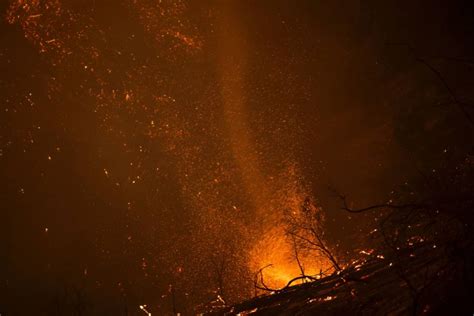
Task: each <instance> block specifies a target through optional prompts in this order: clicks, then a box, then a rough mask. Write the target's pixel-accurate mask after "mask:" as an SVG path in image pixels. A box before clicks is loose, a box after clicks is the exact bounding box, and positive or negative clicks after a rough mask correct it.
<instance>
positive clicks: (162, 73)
mask: <svg viewBox="0 0 474 316" xmlns="http://www.w3.org/2000/svg"><path fill="white" fill-rule="evenodd" d="M0 10H1V11H0V12H1V17H2V18H1V21H0V36H1V39H0V42H1V45H0V102H1V103H0V120H1V125H0V128H1V132H0V174H1V178H2V184H1V186H0V195H1V200H2V210H1V213H0V225H1V227H0V253H1V260H0V313H1V312H5V313H7V314H6V315H10V314H8V313H11V315H24V314H26V311H25V309H27V308H30V309H31V310H32V311H35V313H36V314H41V313H43V314H45V315H53V314H54V311H56V312H57V311H58V310H60V309H61V308H63V310H64V311H65V312H64V313H66V314H67V312H66V310H67V308H68V307H64V306H66V305H67V302H66V301H67V299H63V298H64V297H65V296H66V294H65V293H72V292H71V291H73V289H78V290H80V291H81V293H83V294H84V297H85V298H84V302H85V303H84V305H85V306H87V310H88V313H90V314H95V313H105V314H107V315H119V313H125V309H128V311H129V313H131V314H132V315H134V313H138V312H140V311H139V310H138V304H143V303H146V304H149V306H151V307H150V308H151V310H152V311H155V313H157V314H165V313H169V312H170V311H171V293H172V292H173V291H172V290H171V289H170V285H171V284H172V285H173V287H174V288H175V296H176V297H175V298H176V300H177V304H178V306H179V308H180V309H182V310H184V309H189V308H191V307H193V306H195V305H196V304H197V303H202V302H206V301H209V300H211V299H212V298H213V291H215V289H216V287H217V285H216V280H215V275H214V274H213V264H214V263H215V260H219V258H221V257H226V258H230V259H229V261H230V262H228V263H227V264H228V272H227V274H226V277H225V280H224V289H225V292H226V293H227V296H228V297H229V299H230V300H238V299H242V298H244V297H247V296H248V295H249V293H250V292H249V289H248V288H247V287H248V286H249V283H248V282H249V281H248V279H247V278H244V277H241V276H242V275H243V273H244V274H245V273H247V272H249V270H251V269H253V268H255V265H257V264H265V260H270V259H268V258H266V257H264V255H263V254H262V255H261V256H260V257H258V258H256V257H252V256H255V253H256V251H255V249H256V248H258V247H259V246H258V245H263V246H262V247H270V248H271V245H270V244H266V245H265V244H261V243H262V242H268V240H270V243H271V241H272V240H274V239H272V238H276V237H275V236H273V235H271V234H273V233H274V230H273V229H274V228H275V227H277V226H278V225H279V224H278V223H279V222H278V220H279V218H280V214H281V212H282V210H283V209H287V208H288V209H292V208H294V207H296V208H297V207H298V205H299V204H301V202H302V201H303V200H304V199H306V198H307V197H310V198H311V200H312V201H314V203H315V204H317V205H319V206H321V207H322V208H323V211H324V215H325V218H326V221H325V223H324V225H325V227H326V229H327V238H328V240H330V241H331V242H332V243H333V244H334V245H335V247H336V248H337V249H338V251H339V252H340V253H345V252H346V251H348V252H349V253H351V251H352V250H353V249H354V248H358V247H361V245H360V244H354V240H362V238H364V237H365V236H362V235H361V234H360V233H359V229H362V227H365V226H367V225H369V226H370V223H371V221H373V218H371V217H370V215H368V216H363V217H358V218H350V217H349V216H347V214H345V213H343V212H342V211H340V210H339V209H338V203H339V202H338V201H337V199H335V197H334V195H333V194H332V193H331V192H330V191H329V190H328V186H333V187H335V188H337V189H338V190H340V191H343V192H345V193H346V194H347V195H349V196H350V197H351V200H353V201H354V203H356V204H358V205H365V204H367V203H370V202H373V201H378V200H379V199H382V198H387V197H389V195H390V192H391V191H392V190H394V189H396V188H397V187H399V185H401V184H403V183H404V182H406V181H412V180H413V179H414V178H416V176H417V174H418V170H420V169H421V170H423V171H426V170H428V171H429V170H431V166H432V165H433V164H434V163H435V162H436V161H439V160H440V159H444V158H443V157H444V156H443V153H445V151H447V152H451V151H453V150H454V149H455V148H458V147H462V146H463V144H464V142H463V138H467V137H472V136H469V135H472V133H471V134H465V133H463V132H462V131H463V128H464V127H466V126H467V121H466V119H465V117H463V115H462V113H460V112H459V110H458V109H456V108H455V107H446V106H444V107H443V106H436V104H438V103H440V102H442V101H443V100H446V98H448V97H449V96H448V95H447V92H446V91H445V89H444V88H443V86H442V85H441V84H440V82H439V80H438V78H437V77H436V76H435V75H434V74H433V73H432V72H431V71H430V70H429V69H427V67H425V66H423V65H421V64H420V63H418V62H416V60H415V58H416V57H422V58H426V59H427V60H429V61H430V63H431V64H432V65H433V66H434V67H436V69H439V70H440V71H441V72H442V73H443V74H444V75H445V78H446V80H447V81H448V82H449V83H450V84H452V85H453V86H454V87H456V88H455V92H456V93H457V94H458V95H459V96H460V97H461V98H465V99H472V83H473V82H472V79H471V78H472V75H473V73H472V72H473V66H472V62H471V63H467V64H466V63H465V62H462V63H460V62H459V60H468V59H471V58H472V56H473V53H474V51H473V49H474V46H473V43H472V39H473V38H474V22H473V21H474V19H473V4H472V3H471V2H470V1H464V2H462V1H449V2H448V1H395V0H394V1H383V3H382V2H381V1H367V2H364V1H207V0H206V1H189V2H188V1H163V2H160V3H158V1H152V0H135V1H131V0H130V1H127V0H121V1H108V0H90V1H79V0H51V1H21V0H12V1H4V0H3V1H2V2H0ZM394 44H395V45H394ZM400 44H401V45H400ZM471 60H472V59H471ZM466 65H467V66H466ZM415 105H416V106H415ZM418 105H420V107H417V106H418ZM412 121H416V122H417V125H416V126H417V127H413V124H412V123H410V122H412ZM453 121H454V122H456V124H457V125H458V126H459V130H460V131H459V130H457V131H452V130H451V129H448V128H446V126H447V124H448V123H449V124H451V123H452V122H453ZM453 140H455V141H453ZM262 240H263V241H262ZM275 240H278V238H276V239H275ZM256 245H257V246H256ZM336 245H337V246H336ZM257 252H258V251H257ZM65 291H66V292H65ZM67 291H69V292H67ZM67 295H70V294H67ZM71 295H72V294H71ZM61 300H63V301H61ZM61 302H63V303H61ZM64 302H66V303H64ZM61 304H63V305H61ZM25 305H29V306H30V307H25ZM57 313H59V312H57Z"/></svg>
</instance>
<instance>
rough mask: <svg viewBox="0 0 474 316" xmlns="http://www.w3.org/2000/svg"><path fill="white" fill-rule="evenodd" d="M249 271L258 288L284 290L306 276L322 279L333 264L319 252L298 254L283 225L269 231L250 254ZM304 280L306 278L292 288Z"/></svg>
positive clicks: (299, 252)
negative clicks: (321, 276)
mask: <svg viewBox="0 0 474 316" xmlns="http://www.w3.org/2000/svg"><path fill="white" fill-rule="evenodd" d="M298 261H299V263H298ZM249 268H250V270H251V271H254V272H255V273H256V275H255V282H256V284H257V285H259V286H261V287H268V288H272V289H280V288H283V287H285V286H287V285H288V282H290V281H291V280H293V279H295V278H297V277H301V276H302V275H303V273H304V275H306V276H312V277H318V276H320V274H321V272H322V271H327V270H328V269H331V263H330V262H329V260H328V259H327V258H325V257H323V256H321V255H320V254H318V253H315V252H307V251H305V252H303V251H298V250H297V249H296V248H295V245H294V244H293V242H292V240H291V238H290V237H289V236H288V235H287V234H286V227H285V226H284V225H279V226H276V227H273V228H271V229H269V230H267V231H265V232H264V233H263V235H262V238H261V239H260V240H259V241H257V242H256V243H255V246H254V247H253V249H252V250H251V252H250V261H249ZM302 269H303V271H302ZM304 281H305V280H304V278H302V279H299V280H296V281H294V282H292V284H291V285H295V284H299V283H302V282H304ZM262 283H263V284H262Z"/></svg>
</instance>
